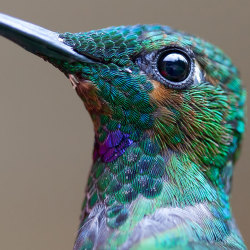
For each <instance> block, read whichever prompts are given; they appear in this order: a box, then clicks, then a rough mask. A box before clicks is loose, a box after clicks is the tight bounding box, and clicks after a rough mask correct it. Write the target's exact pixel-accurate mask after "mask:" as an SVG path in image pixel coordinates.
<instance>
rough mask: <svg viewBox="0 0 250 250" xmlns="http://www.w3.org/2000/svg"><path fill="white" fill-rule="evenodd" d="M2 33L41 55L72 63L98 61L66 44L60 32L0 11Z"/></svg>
mask: <svg viewBox="0 0 250 250" xmlns="http://www.w3.org/2000/svg"><path fill="white" fill-rule="evenodd" d="M0 35H2V36H4V37H6V38H8V39H10V40H11V41H13V42H15V43H16V44H18V45H20V46H21V47H23V48H24V49H26V50H27V51H29V52H31V53H33V54H35V55H38V56H41V57H45V58H53V59H57V60H62V61H67V62H70V63H72V62H84V63H96V62H95V61H93V60H91V59H89V58H87V57H86V56H84V55H81V54H78V53H77V52H75V51H74V50H73V49H72V48H71V47H69V46H68V45H66V44H64V43H63V42H62V41H61V40H60V38H59V33H56V32H53V31H50V30H47V29H44V28H42V27H40V26H37V25H35V24H32V23H28V22H25V21H22V20H20V19H17V18H15V17H11V16H8V15H5V14H2V13H0Z"/></svg>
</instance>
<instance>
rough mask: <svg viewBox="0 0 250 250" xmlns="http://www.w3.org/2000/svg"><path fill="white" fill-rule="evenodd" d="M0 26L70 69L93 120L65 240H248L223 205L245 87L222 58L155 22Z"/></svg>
mask: <svg viewBox="0 0 250 250" xmlns="http://www.w3.org/2000/svg"><path fill="white" fill-rule="evenodd" d="M0 34H1V35H2V36H4V37H6V38H7V39H10V40H11V41H13V42H15V43H16V44H18V45H20V46H21V47H23V48H24V49H26V50H27V51H29V52H31V53H33V54H35V55H37V56H39V57H41V58H43V59H44V60H45V61H48V62H49V63H51V64H52V65H54V66H55V67H56V68H58V69H59V70H60V71H61V72H63V73H64V74H65V75H66V77H67V78H68V79H69V80H70V82H71V84H72V86H73V88H74V89H75V91H76V92H77V94H78V96H79V97H80V98H81V100H82V101H83V103H84V105H85V107H86V109H87V110H88V112H89V114H90V116H91V118H92V121H93V124H94V132H95V143H94V150H93V165H92V168H91V171H90V174H89V179H88V183H87V187H86V193H85V199H84V202H83V205H82V212H81V217H80V226H79V231H78V235H77V238H76V241H75V244H74V250H83V249H246V246H245V244H244V242H243V239H242V237H241V234H240V232H239V230H238V228H237V225H236V223H235V220H234V217H233V215H232V211H231V207H230V191H231V180H232V175H233V170H234V166H235V162H236V160H237V158H238V155H239V149H240V143H241V140H242V136H243V133H244V120H245V119H244V117H245V113H244V104H245V99H246V92H245V90H244V88H243V87H242V84H241V80H240V78H239V72H238V70H237V68H236V67H235V66H234V64H233V63H232V61H231V59H230V58H229V57H228V56H227V55H226V54H225V53H224V52H223V51H222V50H221V49H219V48H218V47H216V46H214V45H212V44H211V43H209V42H206V41H204V40H202V39H201V38H198V37H196V36H193V35H190V34H188V33H185V32H183V31H179V30H176V29H173V28H171V27H168V26H163V25H134V26H119V27H109V28H103V29H100V30H94V31H89V32H79V33H68V32H66V33H57V32H53V31H50V30H47V29H45V28H42V27H39V26H37V25H34V24H31V23H28V22H25V21H22V20H19V19H17V18H14V17H10V16H8V15H5V14H0Z"/></svg>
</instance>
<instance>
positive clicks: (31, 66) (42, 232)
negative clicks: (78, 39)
mask: <svg viewBox="0 0 250 250" xmlns="http://www.w3.org/2000/svg"><path fill="white" fill-rule="evenodd" d="M1 12H4V13H6V14H9V15H13V16H16V17H18V18H21V19H24V20H27V21H30V22H33V23H36V24H38V25H40V26H44V27H46V28H49V29H51V30H54V31H59V32H65V31H70V32H79V31H88V30H92V29H99V28H103V27H106V26H111V25H112V26H116V25H127V24H137V23H160V24H165V25H169V26H172V27H174V28H177V29H181V30H184V31H186V32H189V33H192V34H196V35H198V36H200V37H202V38H204V39H206V40H208V41H210V42H212V43H214V44H216V45H217V46H219V47H221V48H223V50H224V51H225V52H226V53H227V54H228V55H229V56H230V57H231V58H232V59H233V62H234V63H235V64H236V65H237V67H238V68H239V69H240V71H241V76H242V79H243V81H244V83H245V86H246V88H248V89H250V87H249V86H250V85H249V84H248V81H249V78H250V68H249V61H250V52H249V51H250V49H249V44H250V32H249V26H250V16H249V13H250V1H249V0H245V1H244V0H241V1H235V0H220V1H218V0H209V1H201V0H188V1H184V0H175V1H168V0H155V1H152V0H151V1H148V0H126V1H116V0H106V1H101V0H100V1H94V0H77V1H69V0H60V1H59V0H56V1H55V0H22V1H20V0H11V1H10V0H1ZM0 55H1V60H0V124H1V125H0V200H1V203H0V249H5V250H12V249H19V250H33V249H36V250H44V249H47V250H50V249H51V250H57V249H60V250H67V249H72V246H73V242H74V239H75V237H76V234H77V228H78V223H79V215H80V208H81V204H82V200H83V196H84V188H85V184H86V180H87V176H88V172H89V168H90V165H91V161H92V146H93V128H92V124H91V121H90V118H89V116H88V114H87V112H86V110H85V109H84V106H83V105H82V103H81V101H80V99H79V98H78V97H77V95H76V94H75V92H74V91H73V89H72V87H71V84H70V83H69V81H68V80H67V79H66V78H65V76H64V75H63V74H62V73H61V72H59V71H58V70H56V69H55V68H53V67H52V66H51V65H50V64H48V63H45V62H44V61H43V60H41V59H39V58H38V57H36V56H34V55H32V54H30V53H28V52H26V51H24V50H23V49H21V48H19V47H18V46H16V45H15V44H14V43H11V42H10V41H8V40H6V39H3V38H0ZM249 104H250V103H249V99H248V106H249ZM248 110H250V108H249V109H248ZM248 117H250V115H248ZM249 149H250V133H249V129H248V131H247V133H246V136H245V140H244V143H243V148H242V154H241V157H240V160H239V161H238V163H237V166H236V170H235V174H234V180H233V192H232V207H233V212H234V215H235V217H236V220H237V222H238V225H239V228H240V230H241V232H242V234H243V237H244V239H245V242H246V244H247V245H248V247H250V233H249V232H250V230H249V228H250V216H249V211H250V184H249V183H250V181H249V180H250V166H249V165H250V163H249V162H250V160H249V156H248V154H249V153H250V150H249Z"/></svg>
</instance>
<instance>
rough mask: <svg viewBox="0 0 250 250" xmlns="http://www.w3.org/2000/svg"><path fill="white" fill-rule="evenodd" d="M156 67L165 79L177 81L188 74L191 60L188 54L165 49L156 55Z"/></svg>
mask: <svg viewBox="0 0 250 250" xmlns="http://www.w3.org/2000/svg"><path fill="white" fill-rule="evenodd" d="M157 68H158V71H159V73H160V74H161V75H162V76H163V77H164V78H166V80H168V81H171V82H174V83H179V82H182V81H184V80H185V79H187V77H188V76H189V74H190V71H191V60H190V58H189V56H188V55H186V54H184V53H183V52H180V51H178V50H167V51H165V52H163V53H162V54H161V55H160V56H159V57H158V60H157Z"/></svg>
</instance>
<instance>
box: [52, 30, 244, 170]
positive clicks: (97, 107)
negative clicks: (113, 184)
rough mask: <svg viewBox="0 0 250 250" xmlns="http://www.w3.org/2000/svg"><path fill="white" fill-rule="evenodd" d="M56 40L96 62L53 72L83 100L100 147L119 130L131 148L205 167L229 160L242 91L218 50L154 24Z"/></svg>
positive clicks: (236, 139) (240, 119)
mask: <svg viewBox="0 0 250 250" xmlns="http://www.w3.org/2000/svg"><path fill="white" fill-rule="evenodd" d="M59 40H60V41H61V42H62V43H64V44H65V45H67V46H69V47H70V48H72V49H73V50H74V51H75V52H77V53H79V54H81V55H84V56H86V57H87V58H89V59H90V60H92V61H93V62H95V63H88V62H86V63H82V62H76V63H71V64H68V63H66V64H65V63H62V64H60V63H59V64H56V65H57V67H59V68H60V69H61V70H62V71H64V72H66V74H67V75H68V77H69V78H70V80H71V82H72V83H73V85H74V86H75V87H76V91H77V93H78V95H79V96H80V97H81V98H82V99H83V101H84V103H85V106H86V108H87V109H88V111H89V112H90V115H91V117H92V119H93V121H94V124H95V131H96V137H97V140H98V141H100V142H104V141H105V140H106V139H107V138H108V134H109V132H111V131H118V130H119V131H121V132H122V133H124V134H126V135H127V136H128V137H129V139H130V140H131V141H130V142H135V141H140V140H142V139H143V138H144V137H147V138H150V141H151V142H152V143H153V144H154V145H157V146H159V147H160V148H161V150H162V151H171V152H176V153H177V154H185V155H187V156H189V157H190V158H192V160H193V161H196V162H199V163H202V165H203V166H210V167H211V166H215V167H217V168H220V167H222V166H224V165H225V164H226V162H228V161H229V160H232V161H234V159H235V152H236V149H237V147H238V144H239V142H240V139H241V134H242V133H243V131H244V122H243V118H244V112H243V103H244V96H245V94H244V93H245V92H244V91H243V90H242V87H241V82H240V79H239V75H238V71H237V69H236V68H235V66H234V65H233V64H232V62H231V60H230V59H229V58H228V57H227V56H226V55H225V54H224V53H223V52H222V51H221V50H220V49H218V48H217V47H215V46H213V45H211V44H210V43H208V42H205V41H203V40H201V39H199V38H197V37H194V36H191V35H188V34H186V33H184V32H180V31H176V30H173V29H171V28H169V27H166V26H159V25H136V26H122V27H111V28H107V29H101V30H97V31H91V32H87V33H77V34H71V33H64V34H60V35H59ZM157 146H155V147H157ZM145 147H150V146H149V145H145Z"/></svg>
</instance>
